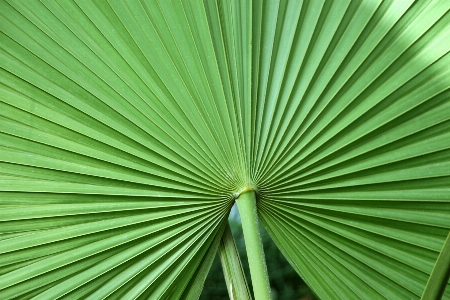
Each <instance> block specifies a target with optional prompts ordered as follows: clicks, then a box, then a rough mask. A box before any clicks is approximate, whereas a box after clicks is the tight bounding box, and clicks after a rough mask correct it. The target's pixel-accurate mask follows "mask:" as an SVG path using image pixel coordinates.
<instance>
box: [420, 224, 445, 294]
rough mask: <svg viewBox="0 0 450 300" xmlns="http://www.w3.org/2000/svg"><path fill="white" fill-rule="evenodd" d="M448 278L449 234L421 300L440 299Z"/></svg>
mask: <svg viewBox="0 0 450 300" xmlns="http://www.w3.org/2000/svg"><path fill="white" fill-rule="evenodd" d="M449 277H450V232H449V233H448V235H447V239H446V240H445V243H444V246H443V247H442V250H441V253H440V254H439V256H438V258H437V260H436V263H435V265H434V268H433V271H432V272H431V275H430V278H428V282H427V285H426V286H425V290H424V291H423V294H422V300H435V299H441V297H442V294H444V291H445V288H446V286H447V282H448V279H449Z"/></svg>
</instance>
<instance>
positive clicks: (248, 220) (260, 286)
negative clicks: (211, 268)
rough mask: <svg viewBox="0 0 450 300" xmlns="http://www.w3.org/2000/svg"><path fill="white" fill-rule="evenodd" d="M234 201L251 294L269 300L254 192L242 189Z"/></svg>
mask: <svg viewBox="0 0 450 300" xmlns="http://www.w3.org/2000/svg"><path fill="white" fill-rule="evenodd" d="M244 190H245V191H244V193H242V192H241V193H240V195H239V197H238V198H237V199H236V203H237V206H238V210H239V214H240V216H241V222H242V230H243V232H244V239H245V248H246V249H247V256H248V263H249V266H250V276H251V278H252V284H253V294H254V296H255V299H256V300H266V299H267V300H268V299H270V285H269V278H268V275H267V267H266V260H265V258H264V250H263V247H262V243H261V234H260V232H259V224H258V214H257V211H256V195H255V191H254V190H252V189H251V190H250V189H244Z"/></svg>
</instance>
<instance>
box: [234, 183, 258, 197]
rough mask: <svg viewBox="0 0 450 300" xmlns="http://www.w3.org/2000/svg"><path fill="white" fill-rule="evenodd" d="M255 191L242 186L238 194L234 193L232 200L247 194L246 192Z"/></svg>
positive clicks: (249, 187)
mask: <svg viewBox="0 0 450 300" xmlns="http://www.w3.org/2000/svg"><path fill="white" fill-rule="evenodd" d="M254 190H255V189H254V188H253V187H251V186H249V185H246V186H244V187H243V188H242V189H240V190H239V191H238V192H236V193H234V199H237V198H239V196H240V195H242V194H245V193H248V192H252V191H254Z"/></svg>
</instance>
